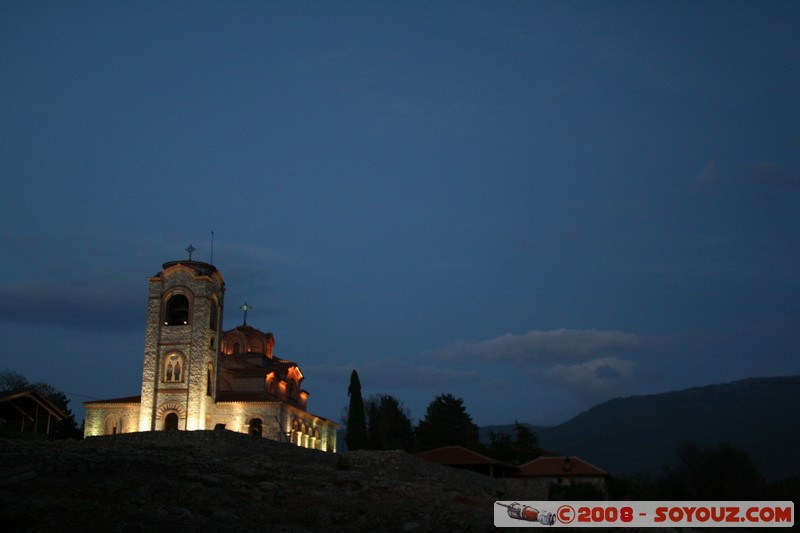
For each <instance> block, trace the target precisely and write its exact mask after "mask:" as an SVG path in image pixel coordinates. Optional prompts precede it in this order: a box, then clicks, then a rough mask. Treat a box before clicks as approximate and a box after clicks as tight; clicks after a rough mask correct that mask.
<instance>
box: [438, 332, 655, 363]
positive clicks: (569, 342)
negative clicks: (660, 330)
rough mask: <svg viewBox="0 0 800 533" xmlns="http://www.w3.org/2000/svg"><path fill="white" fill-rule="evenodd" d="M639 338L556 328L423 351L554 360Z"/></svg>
mask: <svg viewBox="0 0 800 533" xmlns="http://www.w3.org/2000/svg"><path fill="white" fill-rule="evenodd" d="M643 344H644V341H643V339H641V338H640V337H639V336H637V335H635V334H633V333H626V332H623V331H614V330H596V329H557V330H551V331H536V330H535V331H529V332H527V333H524V334H522V335H513V334H510V333H509V334H506V335H501V336H499V337H495V338H493V339H489V340H485V341H479V342H472V343H470V342H464V341H461V342H457V343H455V344H453V345H452V346H449V347H447V348H444V349H442V350H439V351H436V352H432V353H429V354H427V355H428V356H430V357H432V358H434V359H436V360H440V361H470V362H536V363H554V362H559V361H563V360H564V359H570V360H574V361H582V360H587V359H591V358H593V357H597V356H599V355H608V354H611V353H619V352H632V351H636V350H638V349H640V348H641V347H642V345H643Z"/></svg>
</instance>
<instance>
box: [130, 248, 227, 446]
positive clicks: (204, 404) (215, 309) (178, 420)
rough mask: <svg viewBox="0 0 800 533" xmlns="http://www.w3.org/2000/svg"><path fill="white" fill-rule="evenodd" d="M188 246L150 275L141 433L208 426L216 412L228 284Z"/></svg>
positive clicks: (140, 418) (214, 268)
mask: <svg viewBox="0 0 800 533" xmlns="http://www.w3.org/2000/svg"><path fill="white" fill-rule="evenodd" d="M187 250H189V253H190V255H189V260H183V261H169V262H167V263H164V265H163V266H162V270H161V272H159V273H158V274H156V275H155V276H154V277H152V278H150V279H149V290H148V304H147V324H146V330H145V331H146V332H145V345H144V368H143V370H142V399H141V409H140V411H139V431H154V430H162V429H167V430H169V429H179V430H196V429H208V428H207V427H206V421H207V416H209V415H210V413H211V412H213V406H214V399H215V395H216V393H217V383H218V379H217V376H218V374H219V372H218V363H219V344H220V338H221V333H222V305H223V294H224V292H225V283H224V281H223V279H222V275H221V274H220V273H219V271H218V270H217V269H216V267H214V266H213V265H210V264H208V263H203V262H200V261H192V260H191V252H192V251H194V248H193V247H192V246H189V248H187Z"/></svg>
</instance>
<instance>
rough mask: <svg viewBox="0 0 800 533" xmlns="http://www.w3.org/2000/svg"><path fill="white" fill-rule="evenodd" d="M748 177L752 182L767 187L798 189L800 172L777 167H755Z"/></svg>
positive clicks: (767, 165) (771, 165) (764, 165)
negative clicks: (750, 177)
mask: <svg viewBox="0 0 800 533" xmlns="http://www.w3.org/2000/svg"><path fill="white" fill-rule="evenodd" d="M750 175H751V176H752V179H753V181H755V182H756V183H758V184H761V185H764V186H767V187H782V188H784V189H798V188H800V172H792V171H790V170H788V169H785V168H783V167H780V166H778V165H773V164H763V165H757V166H755V167H753V168H751V169H750Z"/></svg>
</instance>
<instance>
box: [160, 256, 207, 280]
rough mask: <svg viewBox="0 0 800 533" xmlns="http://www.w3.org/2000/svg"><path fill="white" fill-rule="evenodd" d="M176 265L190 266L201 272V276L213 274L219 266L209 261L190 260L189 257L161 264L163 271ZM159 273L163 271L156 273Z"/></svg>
mask: <svg viewBox="0 0 800 533" xmlns="http://www.w3.org/2000/svg"><path fill="white" fill-rule="evenodd" d="M175 265H183V266H185V267H189V268H191V269H192V270H194V271H195V272H197V273H198V274H200V275H201V276H210V275H211V274H213V273H214V272H216V271H217V267H215V266H214V265H211V264H209V263H204V262H202V261H190V260H188V259H179V260H177V261H167V262H166V263H164V264H163V265H161V268H162V269H163V270H162V272H163V271H164V270H166V269H168V268H172V267H174V266H175ZM159 274H161V272H159V273H158V274H156V276H158V275H159Z"/></svg>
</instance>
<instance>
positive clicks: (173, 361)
mask: <svg viewBox="0 0 800 533" xmlns="http://www.w3.org/2000/svg"><path fill="white" fill-rule="evenodd" d="M183 367H184V364H183V358H182V357H181V356H180V355H178V354H177V353H171V354H169V355H168V356H167V358H166V359H165V360H164V381H166V382H167V383H180V382H181V381H183V375H184V368H183Z"/></svg>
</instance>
